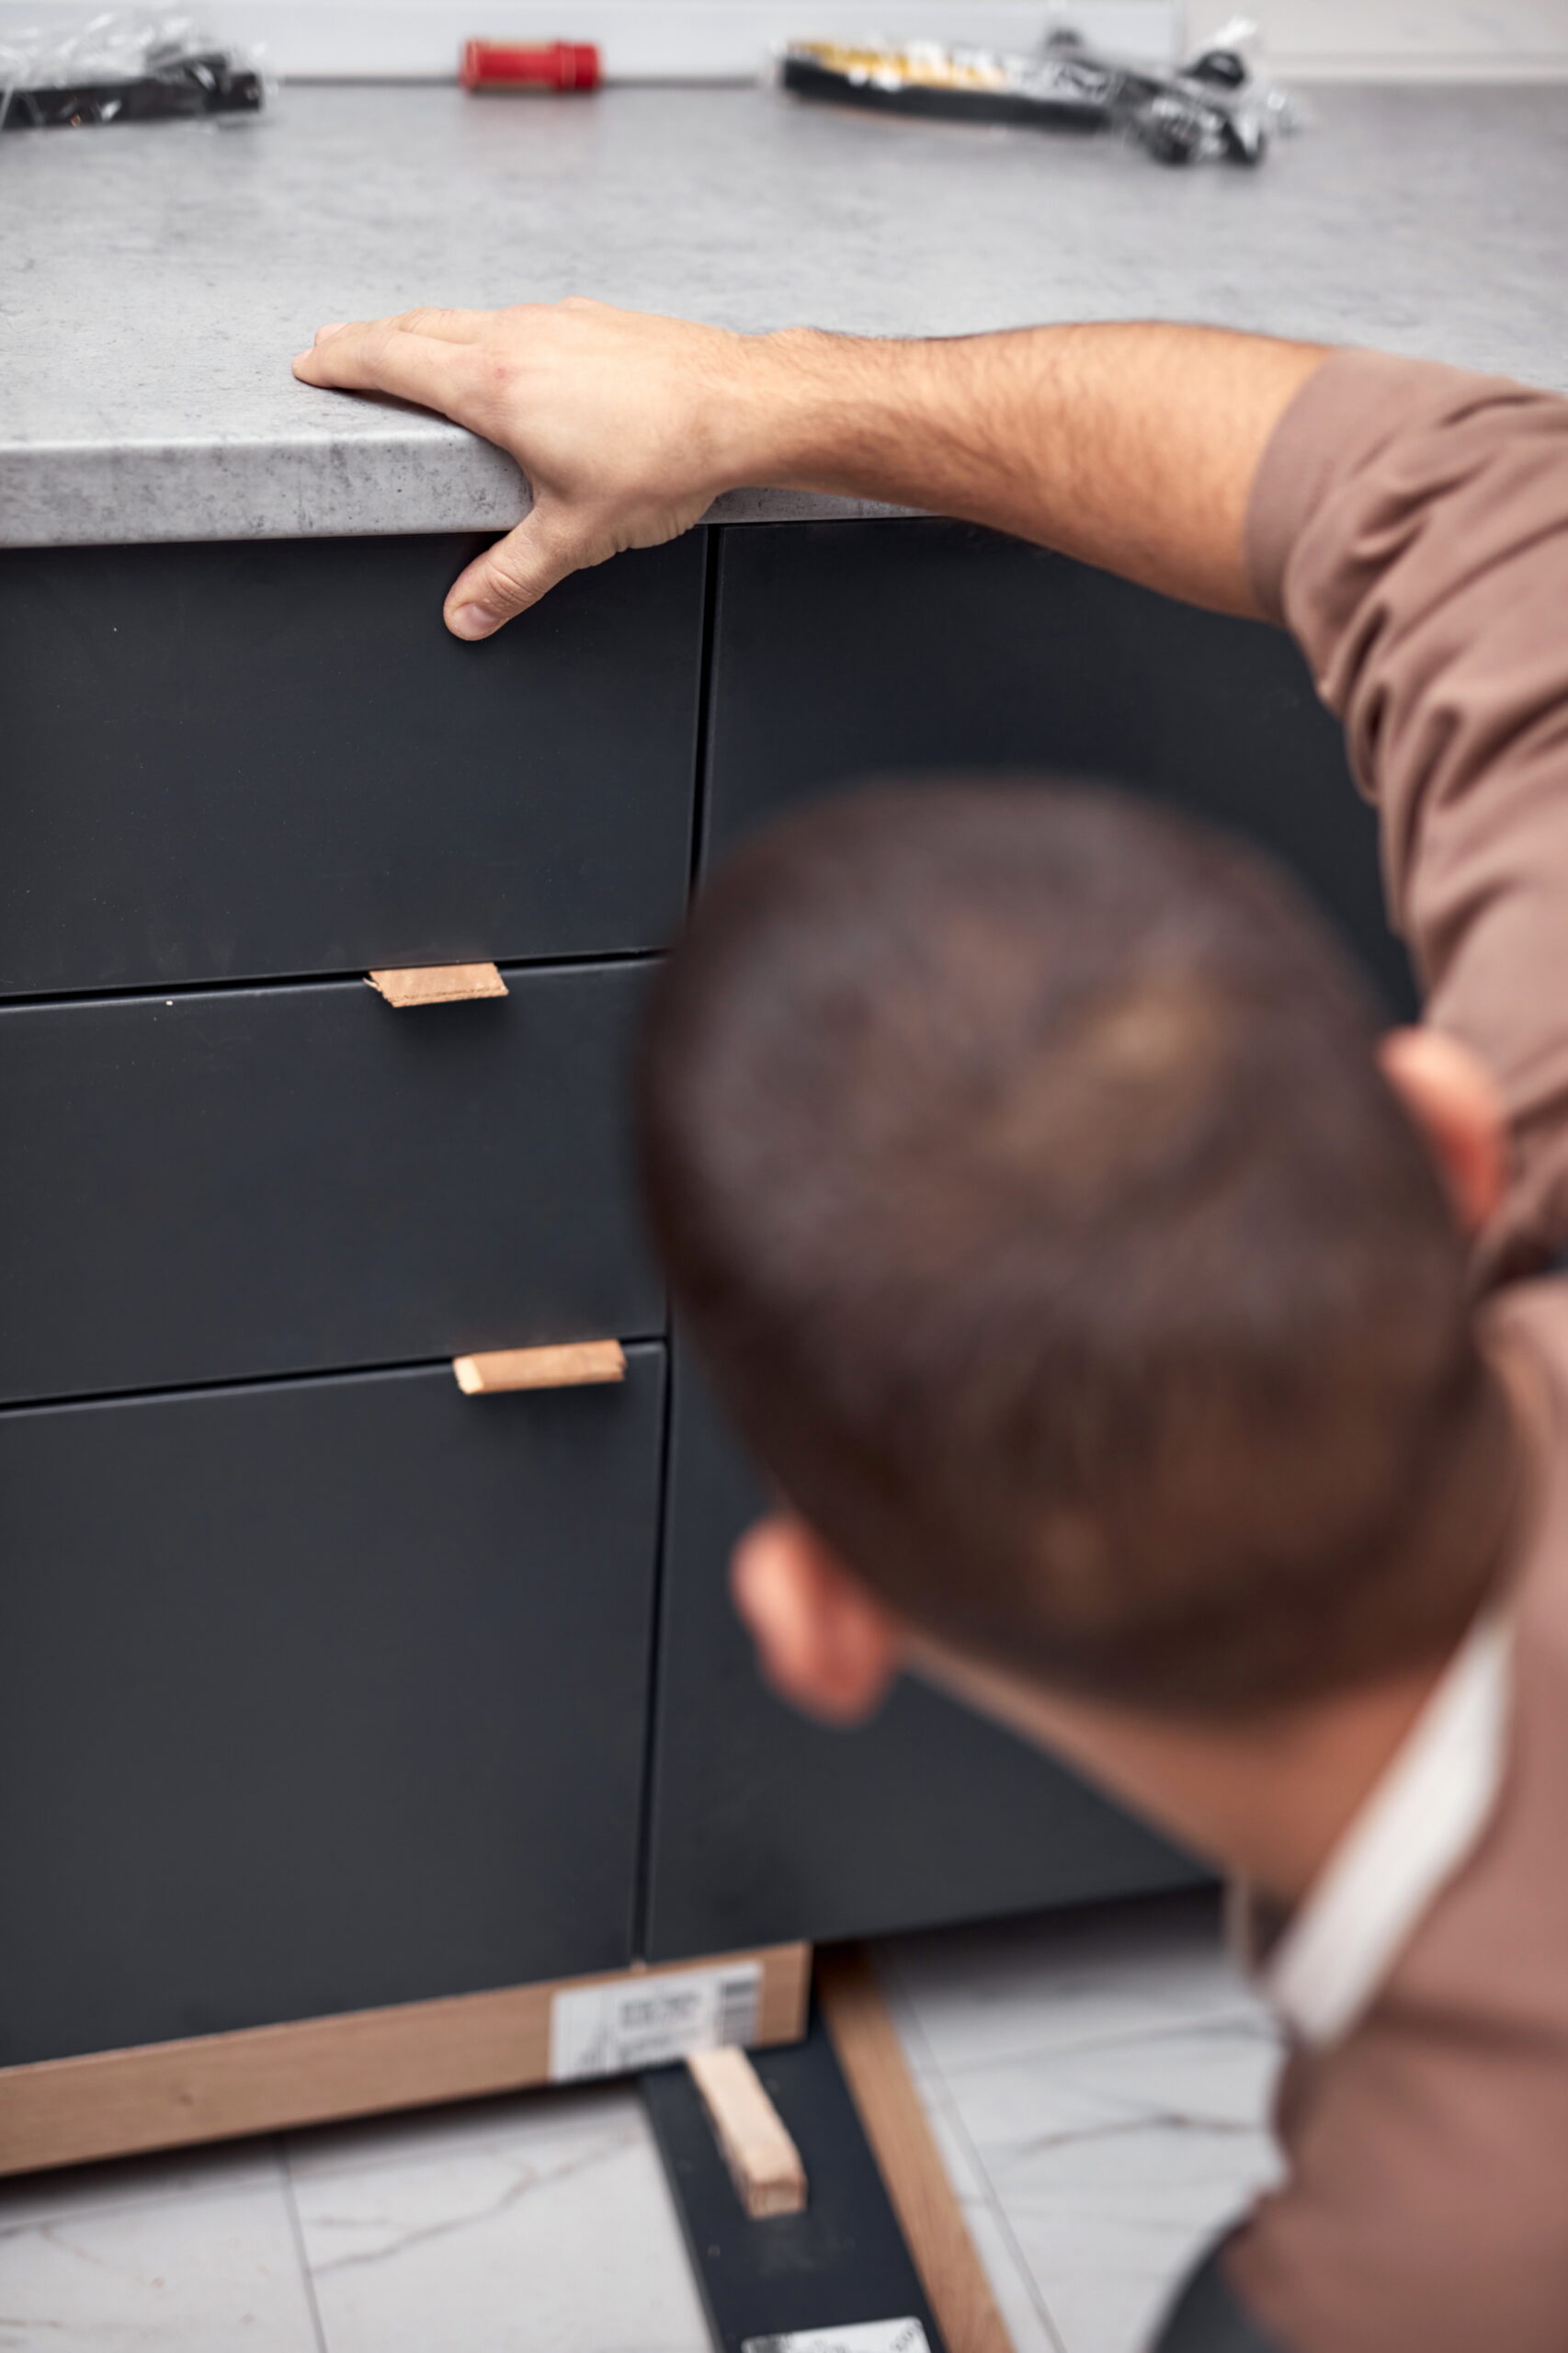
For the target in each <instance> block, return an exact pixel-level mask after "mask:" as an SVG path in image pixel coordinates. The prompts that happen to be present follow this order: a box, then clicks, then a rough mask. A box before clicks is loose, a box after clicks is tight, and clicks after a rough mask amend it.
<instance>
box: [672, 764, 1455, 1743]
mask: <svg viewBox="0 0 1568 2353" xmlns="http://www.w3.org/2000/svg"><path fill="white" fill-rule="evenodd" d="M1376 1035H1377V1023H1376V1015H1375V1010H1374V1008H1373V1006H1371V1004H1370V1003H1369V999H1368V997H1367V996H1366V995H1365V994H1364V992H1363V990H1362V988H1361V986H1360V984H1359V983H1358V981H1357V979H1356V977H1355V975H1354V974H1353V972H1352V971H1351V969H1350V966H1349V962H1348V960H1347V958H1346V955H1345V953H1344V952H1343V951H1342V950H1341V949H1340V948H1339V947H1338V945H1337V944H1336V942H1335V940H1334V939H1333V938H1332V937H1331V935H1330V934H1329V932H1328V930H1327V929H1326V927H1325V926H1324V925H1323V924H1322V923H1321V922H1320V920H1319V919H1318V918H1317V917H1316V915H1313V914H1312V912H1311V910H1310V909H1309V908H1308V907H1307V906H1306V904H1304V903H1303V902H1302V901H1301V899H1300V898H1299V897H1298V895H1297V894H1296V893H1295V892H1294V891H1293V890H1292V889H1291V888H1290V886H1289V885H1288V884H1287V882H1286V881H1285V880H1284V879H1283V877H1282V876H1280V875H1278V874H1277V873H1276V872H1275V871H1274V870H1272V869H1271V868H1270V867H1269V866H1268V865H1267V863H1266V862H1265V861H1264V860H1263V859H1262V858H1260V857H1259V856H1257V855H1256V853H1254V852H1252V851H1249V850H1247V849H1245V848H1244V847H1242V846H1241V845H1239V844H1238V843H1235V842H1233V841H1232V840H1230V839H1228V838H1226V837H1224V836H1221V835H1218V834H1215V833H1212V832H1210V831H1208V830H1206V829H1200V828H1199V827H1198V826H1197V825H1194V824H1190V823H1187V822H1186V821H1183V820H1180V819H1178V818H1176V817H1175V816H1172V815H1169V814H1165V813H1161V812H1159V811H1157V810H1155V809H1153V807H1149V806H1145V805H1143V804H1142V803H1141V802H1139V801H1135V800H1133V799H1131V798H1130V797H1128V796H1126V795H1124V794H1121V793H1119V792H1116V791H1113V790H1108V789H1106V788H1103V787H1095V788H1080V787H1071V786H1062V785H1050V784H1041V785H1034V784H1028V785H1017V786H996V785H976V784H961V785H951V786H943V787H932V786H926V787H916V788H913V789H909V790H876V791H871V792H867V793H862V794H859V795H855V796H850V797H847V798H845V799H841V800H839V801H835V802H832V803H830V804H827V805H825V806H824V807H821V808H819V809H816V810H814V811H812V812H810V813H806V814H805V815H803V816H799V817H796V818H793V819H791V820H790V821H788V822H787V823H785V824H782V825H780V826H778V827H777V828H776V829H775V830H774V831H772V832H771V833H769V834H767V835H765V836H764V837H763V838H761V839H760V840H759V841H757V842H756V844H754V845H753V846H752V847H749V848H748V849H746V850H744V852H743V853H742V854H741V855H740V856H739V857H738V858H736V859H734V860H733V862H732V863H731V865H730V866H729V867H728V868H727V870H725V871H724V872H723V873H722V875H721V876H720V878H719V879H718V881H716V882H715V883H714V884H713V885H712V886H711V887H710V889H709V891H708V892H706V894H705V896H704V897H703V899H702V901H701V902H700V904H699V907H698V910H697V913H696V915H695V917H694V919H693V922H692V924H691V926H690V928H689V930H688V932H687V937H686V938H685V939H684V940H683V941H682V942H681V944H680V945H679V946H678V947H677V949H676V951H675V953H674V954H673V956H672V957H671V959H670V961H669V963H668V965H667V967H666V968H665V972H664V973H663V974H662V976H661V979H660V982H659V983H658V986H657V988H656V991H655V994H654V999H653V1007H652V1012H651V1017H650V1020H649V1024H648V1028H647V1030H646V1033H645V1038H644V1051H643V1057H642V1083H641V1089H640V1101H641V1121H642V1151H643V1162H644V1169H645V1176H646V1183H647V1190H648V1196H649V1199H650V1203H651V1208H652V1214H653V1224H654V1228H655V1232H656V1235H657V1239H658V1241H659V1244H660V1245H661V1247H662V1249H663V1252H664V1255H665V1260H666V1263H667V1265H668V1267H669V1269H670V1272H671V1276H672V1279H673V1283H674V1287H675V1290H676V1297H677V1300H678V1301H679V1302H680V1304H681V1305H682V1306H683V1308H684V1309H685V1312H686V1314H687V1319H688V1321H689V1323H690V1325H691V1327H692V1329H693V1331H694V1333H695V1336H696V1337H697V1339H698V1341H699V1345H700V1347H701V1348H702V1350H703V1352H704V1354H705V1355H706V1356H707V1358H708V1359H709V1360H710V1364H711V1365H712V1367H713V1369H714V1370H715V1372H716V1374H717V1376H718V1379H719V1383H720V1387H721V1391H722V1394H723V1396H724V1398H725V1400H726V1402H727V1403H728V1404H729V1405H730V1407H731V1409H732V1410H733V1414H734V1415H735V1417H736V1419H737V1421H738V1424H739V1426H740V1427H741V1428H742V1430H743V1432H744V1435H745V1437H746V1438H747V1439H748V1440H749V1442H750V1443H751V1445H752V1446H753V1447H754V1448H755V1449H756V1452H757V1454H758V1456H759V1458H760V1459H761V1461H763V1463H764V1464H765V1465H766V1466H767V1470H768V1471H769V1472H770V1473H771V1474H772V1475H773V1477H774V1478H775V1479H776V1480H777V1481H778V1484H779V1486H780V1487H781V1488H782V1490H783V1492H784V1494H785V1495H786V1496H787V1498H788V1500H789V1502H790V1505H791V1506H793V1507H794V1508H795V1509H796V1510H797V1511H799V1512H800V1513H801V1516H802V1517H803V1518H805V1519H806V1520H807V1522H808V1523H809V1524H810V1525H811V1526H812V1528H813V1529H815V1530H816V1532H817V1534H818V1535H819V1536H820V1537H821V1538H822V1539H823V1540H824V1541H825V1542H826V1543H827V1544H828V1545H829V1546H830V1547H831V1548H832V1549H833V1550H834V1551H835V1552H837V1553H838V1555H839V1556H840V1557H841V1558H842V1559H843V1560H844V1562H845V1563H846V1564H847V1565H848V1566H850V1567H851V1568H853V1569H854V1570H856V1571H857V1572H858V1574H860V1575H862V1576H863V1577H864V1578H865V1580H866V1581H867V1583H868V1584H869V1585H870V1586H872V1587H873V1588H875V1589H876V1590H877V1591H878V1592H880V1593H881V1595H882V1596H883V1597H884V1598H886V1599H887V1600H888V1601H889V1602H891V1603H892V1605H893V1606H894V1607H895V1608H897V1609H898V1610H899V1611H900V1612H901V1613H902V1614H903V1615H904V1616H905V1617H907V1618H909V1619H910V1620H914V1621H915V1622H916V1623H917V1624H919V1625H921V1626H923V1627H925V1628H926V1629H927V1630H929V1631H931V1632H933V1633H935V1634H937V1636H939V1637H940V1638H942V1639H944V1640H947V1641H949V1642H950V1643H954V1644H956V1645H958V1646H959V1647H960V1648H961V1649H964V1650H966V1651H969V1652H971V1653H972V1654H976V1655H978V1656H981V1657H983V1658H987V1659H990V1660H992V1661H994V1662H997V1663H1000V1664H1002V1665H1007V1666H1011V1667H1014V1668H1017V1669H1020V1670H1022V1671H1024V1672H1026V1673H1028V1674H1032V1675H1034V1676H1037V1677H1040V1678H1042V1679H1044V1680H1045V1681H1047V1682H1050V1683H1053V1684H1056V1685H1058V1686H1060V1687H1061V1688H1077V1689H1080V1690H1083V1691H1086V1692H1089V1693H1094V1694H1098V1695H1100V1696H1103V1697H1107V1698H1111V1699H1120V1700H1126V1701H1129V1702H1131V1703H1134V1704H1141V1705H1148V1706H1153V1707H1156V1708H1161V1709H1171V1710H1175V1711H1198V1712H1207V1711H1232V1710H1246V1709H1249V1708H1251V1707H1253V1706H1256V1705H1262V1704H1267V1702H1269V1701H1271V1700H1274V1699H1280V1698H1282V1697H1289V1696H1295V1695H1306V1694H1309V1693H1311V1692H1312V1691H1313V1690H1315V1689H1319V1688H1325V1687H1328V1686H1330V1685H1333V1684H1335V1683H1338V1682H1342V1681H1346V1680H1351V1679H1356V1678H1358V1677H1363V1676H1369V1675H1374V1674H1377V1673H1379V1672H1381V1671H1382V1670H1383V1669H1385V1668H1388V1667H1391V1666H1392V1665H1397V1664H1402V1663H1403V1662H1406V1661H1408V1660H1410V1659H1413V1658H1415V1657H1418V1656H1425V1655H1427V1654H1434V1655H1435V1654H1437V1652H1438V1651H1439V1650H1440V1649H1441V1648H1442V1647H1443V1646H1445V1645H1446V1644H1447V1643H1449V1642H1451V1641H1452V1639H1453V1638H1454V1636H1455V1635H1456V1633H1457V1632H1458V1631H1459V1629H1460V1626H1461V1625H1462V1623H1463V1621H1464V1619H1465V1618H1466V1617H1467V1616H1468V1614H1469V1612H1470V1610H1471V1608H1473V1606H1474V1602H1475V1599H1476V1594H1475V1591H1474V1572H1475V1564H1473V1563H1471V1564H1470V1565H1469V1566H1466V1564H1464V1563H1458V1564H1456V1565H1450V1566H1448V1567H1445V1566H1443V1565H1442V1563H1441V1558H1440V1555H1441V1552H1442V1548H1441V1546H1440V1545H1438V1546H1436V1547H1434V1546H1433V1545H1432V1544H1431V1543H1430V1541H1429V1538H1430V1536H1431V1533H1432V1518H1431V1513H1432V1503H1433V1498H1434V1497H1435V1495H1437V1491H1438V1489H1439V1488H1440V1487H1442V1486H1445V1485H1446V1483H1447V1481H1448V1478H1449V1473H1450V1472H1452V1470H1453V1467H1454V1465H1455V1464H1456V1462H1459V1461H1462V1458H1463V1456H1464V1454H1465V1451H1466V1449H1467V1448H1469V1447H1470V1446H1471V1443H1472V1438H1473V1434H1474V1431H1475V1429H1476V1427H1477V1425H1478V1423H1479V1421H1480V1420H1482V1419H1483V1417H1484V1416H1483V1402H1482V1401H1483V1382H1482V1381H1481V1377H1480V1374H1479V1371H1478V1365H1477V1358H1476V1355H1475V1352H1474V1348H1473V1344H1472V1341H1471V1336H1470V1332H1469V1324H1468V1314H1467V1307H1466V1297H1465V1261H1464V1252H1463V1246H1462V1244H1461V1241H1460V1235H1459V1233H1458V1231H1457V1227H1456V1225H1455V1222H1454V1220H1453V1217H1452V1215H1451V1213H1450V1211H1449V1206H1448V1203H1447V1200H1446V1199H1445V1196H1444V1193H1443V1190H1442V1187H1441V1184H1440V1181H1439V1178H1438V1175H1437V1169H1436V1167H1435V1165H1434V1163H1433V1161H1432V1159H1431V1157H1430V1155H1429V1154H1428V1152H1427V1150H1426V1146H1425V1144H1424V1142H1422V1140H1421V1139H1420V1138H1419V1137H1418V1135H1417V1133H1416V1131H1415V1128H1414V1126H1413V1124H1412V1122H1411V1121H1410V1120H1409V1119H1408V1117H1407V1116H1406V1114H1405V1113H1404V1111H1403V1108H1402V1107H1401V1105H1400V1104H1399V1102H1398V1101H1397V1100H1396V1098H1395V1097H1394V1095H1393V1093H1392V1090H1391V1088H1390V1087H1389V1086H1388V1085H1387V1084H1386V1082H1385V1081H1384V1079H1383V1078H1382V1076H1381V1074H1380V1072H1379V1069H1378V1067H1377V1063H1376V1059H1375V1045H1376Z"/></svg>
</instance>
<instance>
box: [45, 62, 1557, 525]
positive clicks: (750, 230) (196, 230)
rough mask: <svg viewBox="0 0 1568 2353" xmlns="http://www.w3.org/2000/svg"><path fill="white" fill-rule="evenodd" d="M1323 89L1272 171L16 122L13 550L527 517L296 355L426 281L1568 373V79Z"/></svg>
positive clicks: (757, 140)
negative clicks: (1107, 325) (1200, 336)
mask: <svg viewBox="0 0 1568 2353" xmlns="http://www.w3.org/2000/svg"><path fill="white" fill-rule="evenodd" d="M1311 112H1312V123H1311V127H1310V129H1309V130H1308V131H1306V132H1304V133H1303V135H1302V136H1301V137H1300V138H1298V139H1296V140H1293V141H1290V142H1286V143H1284V144H1282V145H1280V146H1279V147H1278V149H1277V150H1276V152H1275V153H1274V154H1273V156H1272V157H1271V158H1270V159H1269V161H1268V162H1267V165H1265V166H1264V168H1263V169H1262V170H1261V171H1260V172H1257V173H1256V174H1252V173H1246V172H1243V171H1234V170H1227V169H1223V168H1221V167H1211V168H1204V169H1199V170H1193V171H1191V172H1188V173H1179V172H1170V171H1165V170H1162V169H1161V168H1160V167H1159V166H1158V165H1154V164H1152V163H1151V162H1149V161H1148V160H1147V158H1146V157H1144V156H1143V155H1142V153H1138V152H1137V151H1135V150H1133V149H1132V148H1131V147H1127V146H1124V145H1122V144H1121V143H1120V142H1117V141H1114V140H1109V139H1075V138H1072V137H1059V136H1057V137H1053V136H1050V135H1047V134H1042V133H1040V132H1034V131H1026V130H1012V129H998V130H990V129H976V128H973V127H970V126H963V125H958V124H952V123H929V122H919V121H911V120H902V119H889V118H875V117H865V116H861V115H858V114H855V113H852V112H846V111H840V110H837V109H832V108H808V107H805V106H802V105H801V104H800V103H799V102H798V101H795V100H792V99H790V98H788V97H785V96H783V95H782V94H781V93H779V92H777V91H773V90H767V89H631V88H627V89H613V90H609V91H606V92H602V93H600V94H599V95H598V96H597V97H592V98H585V99H565V100H555V101H539V100H534V101H528V100H506V99H495V98H490V99H472V98H465V97H463V96H462V95H461V94H460V93H459V92H458V91H456V90H450V89H444V88H431V87H397V86H381V87H364V88H359V87H345V86H338V87H321V88H305V87H297V88H290V89H287V90H285V91H284V93H283V95H282V97H281V100H280V102H279V104H278V108H277V110H276V113H275V115H274V116H273V117H272V118H271V119H267V120H264V121H261V122H259V123H254V124H246V125H243V126H236V127H233V128H227V129H225V128H216V127H211V126H206V125H198V124H175V123H171V124H150V125H142V126H134V127H122V128H111V129H105V130H102V131H80V132H68V131H59V132H36V133H28V132H23V133H14V134H11V135H9V136H6V137H4V138H0V221H3V222H4V231H3V235H0V543H7V544H11V545H17V546H33V545H48V544H68V543H84V542H85V543H91V542H95V541H104V540H180V539H230V538H237V537H245V536H261V537H270V538H292V537H298V536H311V535H315V534H324V533H340V532H380V531H425V530H440V529H492V528H500V527H503V526H505V525H506V524H509V523H511V522H513V521H515V520H516V518H517V516H518V514H519V513H520V512H521V511H522V509H523V507H524V506H525V505H526V502H527V492H526V489H525V488H524V486H523V484H522V483H521V482H520V479H519V477H518V475H517V470H516V469H515V467H514V466H513V465H512V464H511V462H510V461H509V460H506V458H504V457H502V456H501V455H500V453H499V452H498V451H496V450H494V449H490V448H488V447H487V446H486V445H485V444H483V442H480V441H477V440H475V439H474V438H472V436H471V435H469V434H467V433H465V432H463V431H461V430H460V429H459V428H458V427H456V426H451V425H449V424H447V423H446V422H445V421H443V420H441V419H439V418H436V417H433V416H428V415H424V414H423V413H420V412H417V411H414V410H411V409H406V408H403V407H400V406H397V405H395V404H383V403H378V402H375V401H370V400H364V399H359V398H357V397H354V396H350V395H346V394H342V393H335V392H316V391H312V390H311V389H310V388H308V387H306V386H303V385H300V384H297V383H295V382H294V381H293V379H292V378H291V377H290V372H289V360H290V355H291V354H292V353H293V352H294V351H295V350H297V349H298V348H299V347H301V345H302V344H303V343H305V342H306V341H307V340H308V339H309V335H310V333H311V330H312V328H313V327H314V326H315V324H317V323H318V321H320V320H322V319H330V318H344V317H354V316H368V315H375V314H378V313H382V312H389V311H398V310H402V309H404V308H406V307H408V306H409V305H411V304H413V303H415V302H442V303H456V304H490V303H498V302H506V301H520V300H525V299H528V300H550V299H553V298H554V297H556V296H558V295H561V294H565V293H569V292H578V293H592V294H597V295H599V296H601V297H602V298H604V299H605V300H607V301H616V302H625V303H629V304H633V305H636V306H638V307H640V308H643V309H648V310H662V311H668V312H673V313H681V314H684V315H687V316H689V317H694V318H703V319H711V320H716V321H719V322H722V323H724V324H730V325H733V326H738V327H762V326H767V325H776V324H785V323H787V322H791V321H810V322H812V323H814V324H819V325H823V326H828V327H837V328H845V329H860V330H863V331H866V332H868V333H871V334H880V335H926V334H937V335H940V334H953V333H961V332H966V331H971V330H974V329H978V328H984V327H994V326H1008V325H1017V324H1025V323H1028V322H1030V321H1036V320H1048V319H1064V318H1076V317H1120V318H1129V317H1142V316H1163V317H1189V318H1198V319H1204V320H1209V321H1211V322H1215V323H1219V324H1228V325H1234V326H1243V327H1253V328H1262V329H1267V330H1271V331H1274V332H1278V333H1282V334H1293V335H1311V336H1321V337H1324V338H1328V339H1331V340H1336V341H1346V342H1363V343H1378V344H1381V345H1384V346H1386V347H1390V348H1392V349H1394V350H1400V351H1411V352H1425V353H1428V354H1430V355H1432V356H1433V357H1436V358H1447V359H1451V360H1455V361H1458V362H1460V363H1461V364H1464V365H1468V366H1472V367H1478V368H1483V369H1501V370H1505V371H1507V372H1510V373H1512V374H1516V375H1519V376H1523V377H1526V378H1528V379H1530V380H1532V381H1537V382H1540V383H1546V384H1550V385H1552V386H1555V387H1557V388H1559V389H1563V390H1568V302H1565V301H1564V295H1565V292H1568V284H1565V281H1568V264H1565V261H1564V253H1565V247H1564V241H1563V224H1564V222H1568V88H1563V87H1554V86H1551V85H1534V86H1528V85H1521V86H1516V87H1486V88H1479V87H1478V88H1459V87H1454V86H1452V85H1449V86H1441V85H1437V86H1429V87H1415V86H1405V87H1400V86H1393V87H1389V86H1380V87H1373V86H1363V87H1338V88H1335V87H1324V88H1323V89H1321V90H1319V91H1317V92H1315V93H1313V94H1312V98H1311ZM722 511H723V512H724V513H725V514H727V515H731V516H743V515H750V516H765V517H766V516H777V517H784V516H788V515H792V514H799V513H801V512H803V511H812V512H816V513H823V512H837V513H844V512H846V511H850V512H852V511H854V510H853V509H852V508H850V507H847V506H846V503H845V502H843V501H833V500H816V501H805V500H801V499H800V498H798V497H788V496H785V495H784V494H769V493H765V492H743V493H738V494H734V495H733V496H732V497H731V498H729V499H727V500H725V501H724V502H723V503H722Z"/></svg>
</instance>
